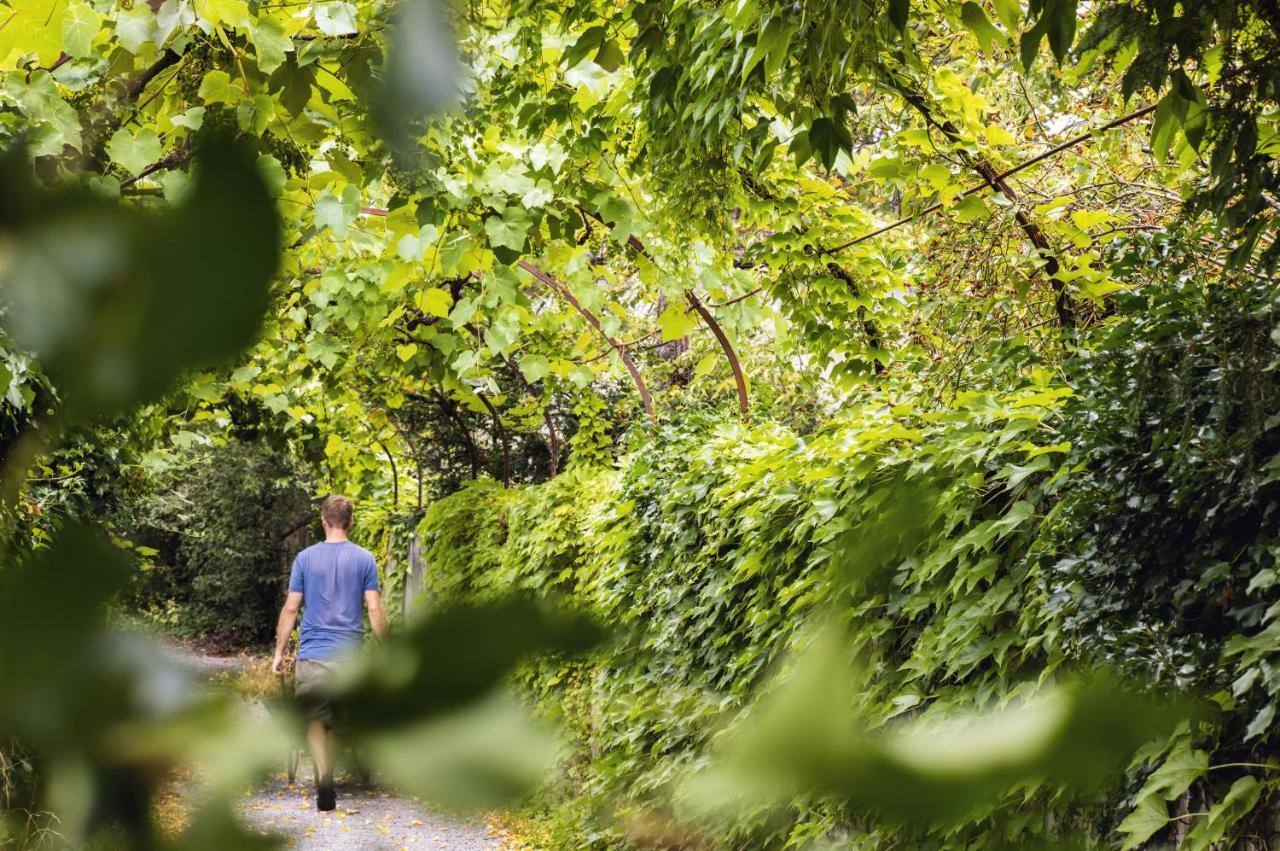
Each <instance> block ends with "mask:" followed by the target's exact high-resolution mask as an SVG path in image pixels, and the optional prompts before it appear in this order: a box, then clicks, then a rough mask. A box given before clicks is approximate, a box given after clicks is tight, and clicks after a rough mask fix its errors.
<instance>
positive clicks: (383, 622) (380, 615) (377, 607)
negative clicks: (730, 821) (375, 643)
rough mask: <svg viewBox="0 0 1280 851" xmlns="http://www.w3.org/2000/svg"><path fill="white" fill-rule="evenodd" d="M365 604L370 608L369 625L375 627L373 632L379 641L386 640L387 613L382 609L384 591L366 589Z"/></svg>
mask: <svg viewBox="0 0 1280 851" xmlns="http://www.w3.org/2000/svg"><path fill="white" fill-rule="evenodd" d="M364 604H365V606H366V607H367V608H368V609H369V626H371V627H373V634H374V635H376V636H378V640H379V641H386V640H387V613H386V612H385V611H383V610H382V593H381V592H380V591H365V592H364Z"/></svg>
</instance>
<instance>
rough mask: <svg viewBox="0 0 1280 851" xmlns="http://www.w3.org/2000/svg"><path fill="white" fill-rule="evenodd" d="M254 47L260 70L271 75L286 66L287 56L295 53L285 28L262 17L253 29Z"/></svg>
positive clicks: (272, 20)
mask: <svg viewBox="0 0 1280 851" xmlns="http://www.w3.org/2000/svg"><path fill="white" fill-rule="evenodd" d="M253 46H254V50H255V51H256V53H257V56H258V68H259V69H260V70H261V71H262V72H263V73H264V74H270V73H272V72H273V71H275V70H276V69H277V68H279V67H280V66H281V65H283V64H284V60H285V54H287V53H292V52H293V39H291V38H289V37H288V36H287V35H285V34H284V28H283V27H281V26H280V24H279V23H277V22H276V20H275V19H274V18H268V17H260V18H259V19H258V20H257V22H256V23H255V25H254V28H253Z"/></svg>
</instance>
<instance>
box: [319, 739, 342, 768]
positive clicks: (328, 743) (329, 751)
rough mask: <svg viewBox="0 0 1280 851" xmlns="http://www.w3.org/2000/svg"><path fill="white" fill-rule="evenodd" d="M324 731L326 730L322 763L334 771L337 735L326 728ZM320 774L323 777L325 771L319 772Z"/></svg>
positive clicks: (336, 757)
mask: <svg viewBox="0 0 1280 851" xmlns="http://www.w3.org/2000/svg"><path fill="white" fill-rule="evenodd" d="M326 732H327V735H326V736H325V748H326V751H325V762H324V764H325V765H326V766H328V768H329V771H330V772H332V771H334V768H335V766H337V764H338V735H337V734H336V733H334V732H333V731H332V730H328V731H326ZM320 776H321V777H324V776H325V773H324V772H323V771H322V772H320Z"/></svg>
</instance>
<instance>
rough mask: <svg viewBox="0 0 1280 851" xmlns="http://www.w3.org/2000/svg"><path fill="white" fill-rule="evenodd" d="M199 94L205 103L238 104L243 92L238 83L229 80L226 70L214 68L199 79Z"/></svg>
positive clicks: (243, 94)
mask: <svg viewBox="0 0 1280 851" xmlns="http://www.w3.org/2000/svg"><path fill="white" fill-rule="evenodd" d="M199 95H200V99H201V100H203V101H204V102H205V103H228V104H239V103H240V99H241V98H243V97H244V96H245V92H244V90H243V89H241V88H240V86H239V84H237V83H232V82H231V75H230V74H228V73H227V72H226V71H221V70H214V71H210V72H209V73H208V74H205V75H204V79H203V80H201V81H200V91H199Z"/></svg>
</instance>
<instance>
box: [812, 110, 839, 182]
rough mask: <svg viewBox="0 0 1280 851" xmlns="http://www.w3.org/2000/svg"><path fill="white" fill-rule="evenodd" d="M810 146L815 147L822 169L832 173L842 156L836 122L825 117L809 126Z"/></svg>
mask: <svg viewBox="0 0 1280 851" xmlns="http://www.w3.org/2000/svg"><path fill="white" fill-rule="evenodd" d="M809 144H810V145H812V146H813V150H814V153H816V154H817V155H818V161H819V162H821V163H822V167H823V168H825V169H826V170H827V171H831V168H832V166H834V165H835V164H836V157H837V156H839V154H840V141H839V134H838V133H837V131H836V125H835V122H834V121H832V120H831V119H830V118H827V117H825V116H823V117H822V118H819V119H817V120H816V121H814V122H813V124H811V125H810V126H809Z"/></svg>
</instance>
